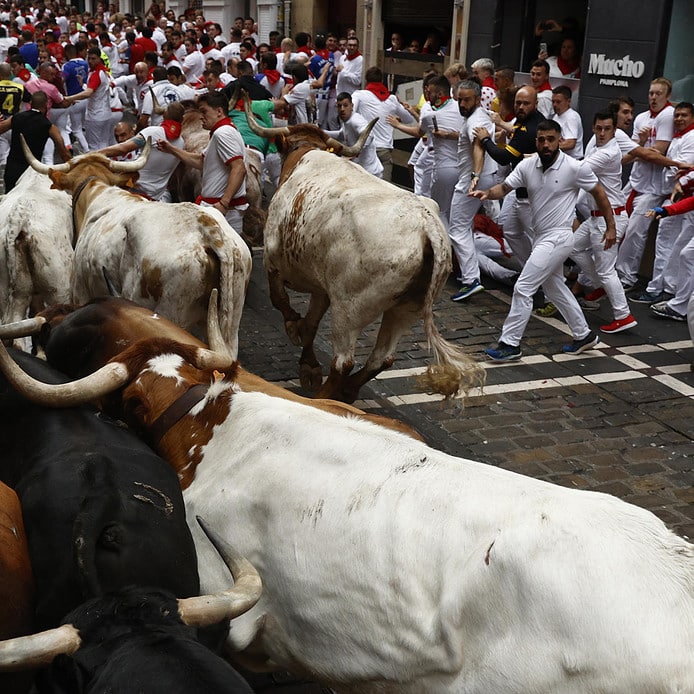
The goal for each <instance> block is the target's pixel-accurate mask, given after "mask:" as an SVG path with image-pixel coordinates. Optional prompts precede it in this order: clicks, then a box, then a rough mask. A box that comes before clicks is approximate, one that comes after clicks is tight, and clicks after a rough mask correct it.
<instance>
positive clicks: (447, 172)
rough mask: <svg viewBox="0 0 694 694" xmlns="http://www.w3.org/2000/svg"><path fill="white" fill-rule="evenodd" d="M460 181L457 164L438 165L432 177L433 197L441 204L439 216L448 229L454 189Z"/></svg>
mask: <svg viewBox="0 0 694 694" xmlns="http://www.w3.org/2000/svg"><path fill="white" fill-rule="evenodd" d="M457 182H458V168H457V167H455V166H436V164H435V163H434V167H433V174H432V177H431V199H432V200H435V201H436V202H437V203H438V205H439V216H440V217H441V221H442V222H443V223H444V224H445V225H446V229H448V223H449V219H450V215H451V201H452V200H453V190H454V188H455V185H456V183H457Z"/></svg>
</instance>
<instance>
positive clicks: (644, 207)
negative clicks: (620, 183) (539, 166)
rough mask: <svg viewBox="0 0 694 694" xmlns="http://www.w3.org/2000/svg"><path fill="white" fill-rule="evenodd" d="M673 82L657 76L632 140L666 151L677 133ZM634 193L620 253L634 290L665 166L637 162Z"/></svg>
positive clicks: (622, 273)
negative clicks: (671, 98) (648, 216)
mask: <svg viewBox="0 0 694 694" xmlns="http://www.w3.org/2000/svg"><path fill="white" fill-rule="evenodd" d="M671 91H672V83H671V82H670V80H668V79H666V78H665V77H658V78H656V79H654V80H653V81H652V82H651V84H650V87H649V90H648V104H649V110H648V111H644V112H643V113H639V115H638V116H636V118H635V119H634V134H633V135H632V139H633V140H634V141H635V142H637V143H638V144H640V145H641V146H643V147H645V148H649V147H654V148H655V149H656V150H657V151H658V152H660V154H665V153H666V152H667V149H668V147H669V146H670V142H671V141H672V136H673V134H674V128H675V124H674V120H673V116H674V112H675V109H674V108H673V107H672V106H671V105H670V102H669V101H668V99H669V97H670V92H671ZM629 184H630V186H631V194H630V196H629V200H628V201H627V209H629V206H630V205H629V203H630V202H633V209H632V211H631V216H630V217H629V225H628V226H627V231H626V234H625V236H624V241H622V245H621V246H620V248H619V253H618V254H617V274H618V275H619V279H620V281H621V282H622V286H624V287H625V289H627V290H628V289H631V288H632V287H633V286H634V284H636V280H637V279H638V275H637V273H638V269H639V266H640V265H641V256H642V255H643V249H644V248H645V246H646V238H647V236H648V227H649V226H650V225H651V220H650V219H649V218H647V217H646V216H645V215H646V212H647V211H648V210H650V209H651V208H653V207H658V206H659V205H660V204H661V203H662V202H663V200H665V197H666V193H664V192H663V167H662V166H660V165H659V164H651V163H650V162H647V161H641V160H638V161H635V162H634V165H633V167H632V169H631V176H630V177H629Z"/></svg>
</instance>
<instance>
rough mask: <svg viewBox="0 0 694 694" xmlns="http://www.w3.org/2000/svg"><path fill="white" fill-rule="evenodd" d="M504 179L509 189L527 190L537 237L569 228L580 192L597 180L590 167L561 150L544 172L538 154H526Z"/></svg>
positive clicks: (594, 183)
mask: <svg viewBox="0 0 694 694" xmlns="http://www.w3.org/2000/svg"><path fill="white" fill-rule="evenodd" d="M505 182H506V183H507V184H508V185H509V186H510V187H511V188H523V187H524V188H527V189H528V199H529V201H530V210H531V213H532V219H533V224H532V227H533V229H534V231H535V235H536V236H537V235H538V234H543V233H546V232H550V231H552V230H554V229H571V225H572V223H573V220H574V208H575V207H576V200H577V198H578V194H579V192H580V191H581V190H586V191H590V190H592V189H593V188H595V186H596V185H597V184H598V179H597V176H596V175H595V174H594V173H593V172H592V171H591V170H590V167H589V166H585V165H584V164H583V162H580V161H577V160H576V159H572V158H571V157H569V156H567V155H566V154H564V152H561V151H560V152H559V153H558V155H557V158H556V159H555V160H554V163H553V164H552V165H551V166H550V167H549V169H547V171H544V172H543V171H542V162H541V161H540V157H539V155H537V154H533V155H532V156H531V157H526V158H525V159H523V161H522V162H520V164H518V166H516V168H515V169H514V170H513V171H511V173H510V174H509V175H508V176H507V177H506V181H505Z"/></svg>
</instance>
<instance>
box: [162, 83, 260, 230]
mask: <svg viewBox="0 0 694 694" xmlns="http://www.w3.org/2000/svg"><path fill="white" fill-rule="evenodd" d="M198 109H199V111H200V115H201V118H202V127H203V128H205V130H209V131H210V143H209V144H208V145H207V147H206V148H205V149H204V150H203V152H187V151H185V150H184V149H182V148H181V147H176V146H174V145H172V144H171V142H169V141H168V140H159V142H157V148H158V149H159V150H160V151H162V152H168V153H169V154H173V155H174V156H176V157H178V158H179V159H180V160H181V161H182V162H183V163H184V164H185V165H186V166H192V167H193V168H195V169H202V188H201V192H200V197H199V198H198V200H197V203H198V204H199V205H201V206H203V207H214V208H215V209H216V210H218V211H219V212H221V213H222V214H223V215H224V217H225V218H226V220H227V222H229V224H230V225H231V226H232V227H233V228H234V230H236V231H237V232H238V233H241V230H242V229H243V215H244V213H245V212H246V210H247V209H248V201H247V200H246V163H245V158H246V145H245V144H244V142H243V138H242V137H241V135H240V134H239V131H238V130H237V129H236V127H235V126H234V124H233V123H232V121H231V119H230V118H229V116H228V115H227V113H228V112H229V100H228V99H227V97H226V96H225V95H224V94H223V93H222V92H212V93H209V94H203V95H202V96H200V97H198Z"/></svg>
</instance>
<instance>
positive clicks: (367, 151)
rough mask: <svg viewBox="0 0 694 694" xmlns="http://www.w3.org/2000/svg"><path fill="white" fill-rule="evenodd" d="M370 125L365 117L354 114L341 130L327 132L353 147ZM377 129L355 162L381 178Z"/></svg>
mask: <svg viewBox="0 0 694 694" xmlns="http://www.w3.org/2000/svg"><path fill="white" fill-rule="evenodd" d="M368 124H369V123H368V121H367V120H366V118H364V116H362V115H360V114H359V113H355V112H353V113H352V116H351V117H350V119H349V120H347V121H343V122H342V124H341V127H340V129H339V130H337V131H332V132H331V131H326V132H327V134H328V135H330V136H331V137H334V138H335V139H336V140H339V141H340V142H344V143H345V144H346V145H348V146H350V147H351V146H352V145H354V144H356V142H357V140H358V139H359V135H361V133H363V132H364V130H366V127H367V126H368ZM375 129H376V128H375V126H374V129H373V130H372V131H371V133H370V135H369V137H368V138H366V142H365V143H364V147H362V150H361V152H360V153H359V156H358V157H357V158H356V159H354V160H353V161H354V163H355V164H359V166H361V167H362V168H363V169H365V170H366V171H368V172H369V173H370V174H373V175H374V176H378V177H379V178H380V177H381V175H382V174H383V164H382V163H381V160H380V159H379V158H378V155H377V154H376V144H375V139H374V131H375Z"/></svg>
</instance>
